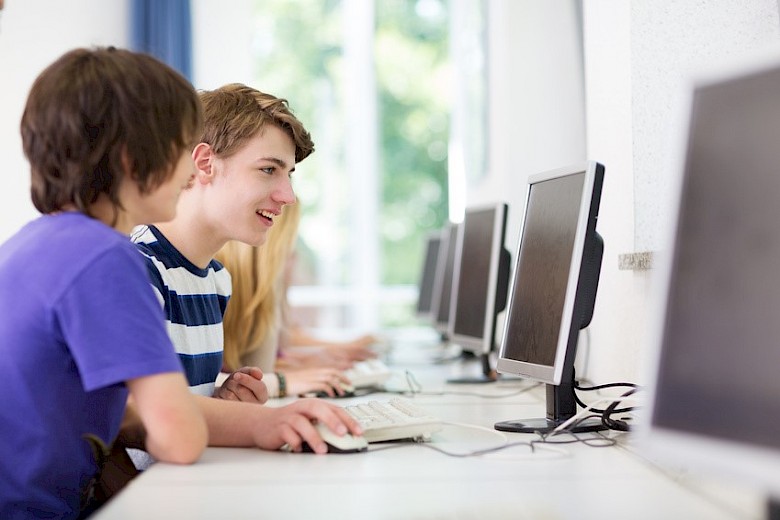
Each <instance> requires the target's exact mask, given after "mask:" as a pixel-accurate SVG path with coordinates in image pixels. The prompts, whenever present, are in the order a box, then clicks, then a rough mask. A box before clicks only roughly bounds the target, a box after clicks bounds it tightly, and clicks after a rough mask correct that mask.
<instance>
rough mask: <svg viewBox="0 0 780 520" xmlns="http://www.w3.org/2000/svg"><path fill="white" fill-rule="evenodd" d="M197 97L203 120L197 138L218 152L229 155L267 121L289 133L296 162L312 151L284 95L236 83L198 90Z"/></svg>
mask: <svg viewBox="0 0 780 520" xmlns="http://www.w3.org/2000/svg"><path fill="white" fill-rule="evenodd" d="M200 98H201V101H202V102H203V110H204V114H205V120H206V124H205V128H204V130H203V136H202V137H201V142H203V143H207V144H209V145H210V146H211V148H212V149H213V150H214V152H215V153H216V154H217V155H219V156H222V157H229V156H230V155H232V154H233V153H235V152H236V151H237V150H238V149H239V148H241V146H243V144H244V143H245V142H246V141H248V140H249V139H251V138H252V137H254V136H255V135H257V134H258V133H259V132H262V131H263V129H264V128H265V127H267V126H268V125H275V126H277V127H279V128H280V129H282V130H283V131H284V132H286V133H287V135H289V136H290V139H292V141H293V143H295V162H296V163H299V162H301V161H302V160H304V159H305V158H306V157H308V156H309V155H311V153H312V152H314V143H313V142H312V140H311V135H310V134H309V132H308V131H307V130H306V128H304V126H303V123H301V122H300V121H299V120H298V119H297V118H296V117H295V116H294V115H293V113H292V111H291V110H290V108H289V107H288V105H287V100H285V99H280V98H277V97H275V96H272V95H271V94H265V93H263V92H260V91H259V90H255V89H253V88H251V87H247V86H246V85H242V84H240V83H232V84H229V85H225V86H223V87H220V88H218V89H216V90H210V91H204V92H201V94H200Z"/></svg>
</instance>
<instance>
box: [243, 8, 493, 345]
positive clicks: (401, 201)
mask: <svg viewBox="0 0 780 520" xmlns="http://www.w3.org/2000/svg"><path fill="white" fill-rule="evenodd" d="M458 6H460V7H458ZM464 6H465V7H464ZM473 6H477V8H476V10H475V8H474V7H473ZM464 9H465V10H466V11H467V12H468V13H467V14H468V15H469V16H466V17H464V16H457V15H456V16H453V11H454V12H455V13H458V12H460V13H464V12H466V11H464ZM474 13H477V14H480V13H481V2H477V1H474V0H472V1H468V0H457V1H456V0H453V1H451V2H448V1H446V0H416V1H412V0H377V1H375V2H372V1H370V0H257V1H256V3H255V6H254V18H255V23H254V37H253V45H252V53H253V57H254V64H255V66H256V70H255V71H254V75H255V78H256V81H255V83H254V86H256V87H257V88H259V89H260V90H264V91H267V92H270V93H272V94H275V95H278V96H280V97H284V98H287V99H288V101H289V102H290V106H291V107H292V109H293V110H294V112H295V114H296V115H297V116H298V117H299V118H300V119H301V120H302V121H303V122H304V124H305V125H306V126H307V128H308V129H309V131H310V132H311V133H312V136H313V138H314V142H315V146H316V152H315V153H314V154H313V155H312V156H311V157H309V158H308V159H306V160H305V161H304V162H303V163H301V164H300V165H299V166H298V168H296V173H295V174H294V180H293V186H294V188H295V191H296V193H297V195H298V197H299V199H300V201H301V205H302V210H303V218H302V222H301V228H300V237H299V244H298V265H297V266H296V274H295V277H294V278H295V282H294V286H293V288H292V289H291V293H290V299H291V303H292V304H293V306H294V308H295V309H296V314H297V318H298V320H299V321H300V322H301V323H303V324H305V325H313V326H318V327H325V328H328V327H350V328H355V327H361V328H365V329H371V330H375V329H378V328H384V327H391V326H398V325H410V324H414V317H413V316H414V304H415V302H416V297H417V293H416V290H417V289H416V284H417V281H418V277H419V270H420V267H421V264H422V255H423V245H424V237H425V236H426V235H427V233H428V232H429V231H430V230H433V229H437V228H440V227H442V226H443V225H444V223H445V222H446V221H447V219H448V217H449V213H448V212H449V210H450V208H449V193H450V187H449V185H448V170H449V168H448V162H449V163H450V164H452V161H453V160H452V158H451V157H450V155H451V153H452V150H453V149H454V150H456V152H457V157H458V158H459V160H458V162H457V164H459V165H460V168H461V171H464V170H465V169H466V168H467V167H468V168H469V169H472V168H473V167H474V161H477V162H479V161H482V157H484V108H483V107H484V99H482V98H483V97H484V88H480V87H478V86H477V87H475V85H480V84H484V78H485V74H484V65H483V62H484V59H480V58H481V56H475V54H474V52H476V53H477V54H479V52H480V51H481V49H482V46H481V45H479V44H477V45H476V48H477V50H476V51H474V45H475V41H476V42H479V41H481V40H480V31H481V29H478V30H477V36H476V40H475V39H474V38H467V43H468V44H469V45H470V46H471V48H472V51H470V53H469V54H468V55H467V56H466V58H468V60H470V61H468V60H466V61H465V62H464V61H461V62H460V65H456V66H454V65H453V61H452V60H451V59H450V56H451V54H452V51H453V48H452V47H451V45H450V40H449V34H450V32H451V30H452V29H451V27H454V26H453V25H452V22H453V21H457V20H459V19H461V20H464V19H468V20H470V22H469V24H471V25H472V28H473V26H474V24H475V22H474V17H473V15H474ZM480 19H481V18H479V17H478V19H477V22H476V26H478V27H479V28H481V24H480V23H479V20H480ZM467 30H469V29H468V28H467ZM461 36H462V35H461ZM461 50H462V49H461ZM464 64H465V65H466V67H465V68H464V66H463V65H464ZM480 65H481V67H482V69H483V70H481V71H476V76H472V77H471V79H470V80H469V81H467V82H463V83H461V82H458V81H455V80H454V79H453V74H454V73H455V72H461V73H462V72H463V71H468V73H469V74H474V73H475V68H474V67H477V68H479V66H480ZM469 67H470V68H469ZM455 87H458V88H455ZM464 100H468V101H464ZM474 100H476V103H475V102H474ZM453 101H457V102H458V103H459V104H460V105H461V106H464V107H468V108H469V116H468V117H469V121H471V120H472V117H473V112H474V110H477V111H479V110H482V114H481V115H480V114H478V115H477V119H476V120H478V121H479V123H478V124H476V125H472V124H471V123H470V124H469V125H464V124H461V125H460V130H459V133H458V135H457V138H458V140H457V141H456V142H453V140H451V137H452V129H453V116H452V114H453ZM465 113H466V112H464V114H465ZM455 119H456V120H457V118H455ZM464 127H468V128H469V129H470V130H471V131H472V132H473V133H474V134H477V135H478V136H479V138H472V137H473V136H472V137H470V136H469V135H468V132H466V133H464V132H463V128H464ZM463 143H469V146H468V147H464V146H463ZM453 145H454V146H455V148H453ZM475 149H476V150H477V152H475V151H474V150H475ZM469 162H470V164H469ZM479 167H480V168H481V167H482V165H480V166H479Z"/></svg>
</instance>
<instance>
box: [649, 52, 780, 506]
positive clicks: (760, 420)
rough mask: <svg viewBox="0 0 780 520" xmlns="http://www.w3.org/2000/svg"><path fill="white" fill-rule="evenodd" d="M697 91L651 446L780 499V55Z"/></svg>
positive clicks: (657, 334) (664, 279) (664, 276)
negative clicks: (779, 141)
mask: <svg viewBox="0 0 780 520" xmlns="http://www.w3.org/2000/svg"><path fill="white" fill-rule="evenodd" d="M688 92H689V95H688V98H689V99H688V102H686V103H684V104H683V106H684V107H685V108H684V109H683V110H682V112H683V114H684V115H683V116H682V117H683V118H684V119H683V123H682V124H681V125H680V126H681V127H682V128H684V129H685V131H684V133H683V134H682V135H681V136H680V139H679V141H680V143H679V153H678V154H677V157H678V159H677V160H676V161H674V164H675V165H674V167H673V168H674V173H676V178H678V179H679V185H678V186H677V187H676V190H675V191H676V193H675V194H674V197H673V201H674V202H673V206H674V208H673V211H672V213H673V214H674V218H673V219H672V225H671V226H670V228H671V229H670V232H669V234H668V239H669V244H668V246H667V248H665V249H666V251H667V255H665V257H664V258H663V259H662V261H661V263H660V266H659V269H658V271H657V272H658V278H657V279H656V280H657V281H658V287H659V290H658V291H657V292H658V295H659V296H658V301H657V306H656V311H657V312H655V313H654V315H655V317H656V319H654V320H651V324H652V330H653V333H652V334H650V341H649V347H650V348H649V350H650V351H651V352H653V362H652V363H649V364H648V365H649V366H652V369H651V371H650V377H648V379H649V380H650V381H651V382H652V383H651V385H650V386H651V388H650V390H651V392H650V395H651V399H650V406H649V410H648V418H649V426H648V429H647V431H646V432H645V433H646V434H647V438H646V441H647V443H648V444H647V446H648V447H649V448H650V450H651V451H652V452H653V456H654V457H655V458H657V459H659V460H666V461H667V462H669V461H671V462H673V463H674V465H675V466H677V467H679V466H680V465H686V466H688V467H689V469H691V470H693V471H694V472H697V471H698V472H702V473H704V472H706V473H708V474H709V476H713V475H718V476H721V477H725V478H726V479H729V478H734V479H735V480H736V481H738V482H740V483H751V485H754V486H756V487H757V488H760V489H763V490H765V491H766V492H767V493H768V494H769V495H773V496H774V497H778V496H780V479H779V478H778V475H780V420H779V419H778V418H780V377H779V376H778V374H779V373H780V370H778V367H780V320H779V319H778V309H780V275H778V265H780V231H778V223H780V145H779V144H778V136H780V59H778V53H776V52H775V53H773V54H772V55H771V56H770V57H766V56H764V57H751V58H749V59H746V61H744V62H742V63H740V64H737V65H730V66H726V68H725V69H724V70H720V71H711V72H709V73H708V74H707V75H706V76H700V77H699V78H697V79H696V80H694V81H693V83H692V84H691V85H690V89H689V91H688ZM778 513H780V511H778V510H777V508H776V507H775V509H774V511H773V512H772V515H775V516H772V518H777V517H778V516H776V515H778Z"/></svg>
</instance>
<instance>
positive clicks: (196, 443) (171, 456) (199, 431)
mask: <svg viewBox="0 0 780 520" xmlns="http://www.w3.org/2000/svg"><path fill="white" fill-rule="evenodd" d="M207 445H208V429H207V428H206V422H205V420H202V418H201V420H200V421H197V423H196V424H191V425H189V427H188V428H186V429H183V430H181V431H179V432H178V433H177V434H176V435H171V436H170V437H169V438H168V439H166V440H165V441H164V442H162V443H159V444H158V445H157V446H154V447H152V446H147V449H148V450H149V453H151V454H152V456H153V457H154V458H155V459H156V460H158V461H160V462H168V463H171V464H185V465H186V464H194V463H195V462H197V461H198V460H199V459H200V457H201V455H203V451H204V450H205V449H206V446H207Z"/></svg>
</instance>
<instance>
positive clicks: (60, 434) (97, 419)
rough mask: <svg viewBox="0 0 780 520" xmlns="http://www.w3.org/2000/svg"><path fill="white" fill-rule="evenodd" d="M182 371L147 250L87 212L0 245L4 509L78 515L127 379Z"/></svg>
mask: <svg viewBox="0 0 780 520" xmlns="http://www.w3.org/2000/svg"><path fill="white" fill-rule="evenodd" d="M163 372H181V363H180V362H179V360H178V358H177V356H176V353H175V352H174V349H173V345H172V344H171V342H170V339H169V338H168V335H167V332H166V329H165V324H164V320H163V313H162V309H161V306H160V303H159V302H158V301H157V299H156V297H155V296H154V293H153V291H152V288H151V285H150V284H149V278H148V275H147V271H146V267H145V265H144V262H143V258H142V256H141V254H140V253H139V252H138V250H137V249H136V248H135V246H133V245H132V243H131V242H130V240H129V238H128V237H127V236H126V235H123V234H121V233H118V232H117V231H115V230H113V229H111V228H109V227H108V226H106V225H104V224H102V223H101V222H99V221H97V220H94V219H91V218H89V217H87V216H85V215H83V214H81V213H76V212H73V213H61V214H58V215H50V216H43V217H41V218H39V219H37V220H35V221H33V222H31V223H29V224H27V225H26V226H25V227H24V228H23V229H22V230H21V231H19V232H18V233H17V234H16V235H14V236H13V237H11V238H10V239H9V240H8V241H7V242H5V243H4V244H2V245H1V246H0V381H2V383H3V389H2V391H0V518H4V519H5V518H17V517H19V518H27V517H31V516H33V517H48V516H49V515H52V516H54V517H56V518H69V517H75V516H77V515H78V514H79V506H80V495H81V492H82V490H83V489H84V487H85V486H86V484H87V483H88V482H89V480H90V479H91V478H92V477H93V476H94V474H95V472H96V470H97V467H96V465H95V463H94V460H93V456H92V452H91V449H90V447H89V444H88V442H87V441H86V440H85V439H84V435H85V434H87V433H91V434H94V435H96V436H98V437H99V438H101V439H102V440H103V441H104V442H105V443H106V444H107V445H108V444H110V443H112V442H113V440H114V439H115V438H116V435H117V433H118V429H119V425H120V422H121V419H122V416H123V413H124V408H125V402H126V399H127V389H126V387H125V385H124V381H127V380H129V379H133V378H137V377H142V376H147V375H151V374H157V373H163Z"/></svg>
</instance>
